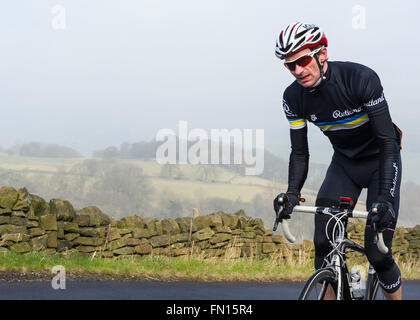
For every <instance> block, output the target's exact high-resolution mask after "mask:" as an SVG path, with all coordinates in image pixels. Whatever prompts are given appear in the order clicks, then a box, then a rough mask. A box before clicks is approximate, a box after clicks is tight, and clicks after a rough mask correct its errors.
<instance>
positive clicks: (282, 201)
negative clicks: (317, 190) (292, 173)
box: [273, 193, 300, 222]
mask: <svg viewBox="0 0 420 320" xmlns="http://www.w3.org/2000/svg"><path fill="white" fill-rule="evenodd" d="M299 198H300V197H299V196H298V195H296V194H294V193H280V194H279V195H278V196H277V197H276V198H275V199H274V201H273V205H274V212H275V213H276V215H277V213H278V212H279V210H280V207H281V206H283V210H282V212H281V213H280V217H279V221H280V222H282V221H283V219H290V215H291V214H292V212H293V208H294V207H295V206H296V205H297V204H299Z"/></svg>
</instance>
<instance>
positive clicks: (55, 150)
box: [2, 142, 83, 158]
mask: <svg viewBox="0 0 420 320" xmlns="http://www.w3.org/2000/svg"><path fill="white" fill-rule="evenodd" d="M2 151H3V152H6V153H7V154H10V155H11V154H16V155H19V156H22V157H39V158H82V157H83V156H82V155H81V154H80V152H78V151H76V150H74V149H72V148H69V147H65V146H61V145H58V144H48V143H40V142H29V143H20V144H16V145H14V146H13V147H11V148H9V149H6V150H4V149H3V150H2Z"/></svg>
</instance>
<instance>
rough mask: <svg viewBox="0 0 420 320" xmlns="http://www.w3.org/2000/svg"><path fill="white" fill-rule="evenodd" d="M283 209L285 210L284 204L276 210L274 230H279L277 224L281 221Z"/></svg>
mask: <svg viewBox="0 0 420 320" xmlns="http://www.w3.org/2000/svg"><path fill="white" fill-rule="evenodd" d="M282 211H283V206H280V207H279V210H278V211H277V212H276V220H275V221H274V227H273V231H276V230H277V226H278V225H279V222H280V212H282Z"/></svg>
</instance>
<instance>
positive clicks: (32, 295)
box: [0, 280, 420, 300]
mask: <svg viewBox="0 0 420 320" xmlns="http://www.w3.org/2000/svg"><path fill="white" fill-rule="evenodd" d="M303 285H304V283H303V282H162V281H110V280H107V281H66V283H65V289H53V287H52V283H51V282H49V281H38V282H34V281H22V282H8V281H1V282H0V299H1V300H15V299H19V300H27V299H30V300H37V299H42V300H50V299H52V300H70V299H71V300H76V299H77V300H91V299H94V300H107V299H112V300H121V299H123V300H131V299H136V300H145V299H147V300H213V299H216V300H295V299H296V298H297V297H298V295H299V292H300V290H301V289H302V287H303ZM403 286H404V287H403V299H408V300H418V299H420V281H404V282H403Z"/></svg>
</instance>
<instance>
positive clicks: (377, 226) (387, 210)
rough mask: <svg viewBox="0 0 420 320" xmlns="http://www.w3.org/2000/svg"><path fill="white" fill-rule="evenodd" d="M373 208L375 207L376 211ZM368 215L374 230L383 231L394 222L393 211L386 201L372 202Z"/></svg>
mask: <svg viewBox="0 0 420 320" xmlns="http://www.w3.org/2000/svg"><path fill="white" fill-rule="evenodd" d="M374 208H376V212H374V210H373V209H374ZM369 215H370V220H371V223H372V227H373V230H374V231H375V232H383V231H384V230H386V229H387V228H389V227H390V226H391V225H392V224H394V223H395V211H394V208H393V206H392V204H391V203H390V202H388V201H381V202H374V203H373V204H372V207H371V208H370V211H369Z"/></svg>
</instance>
